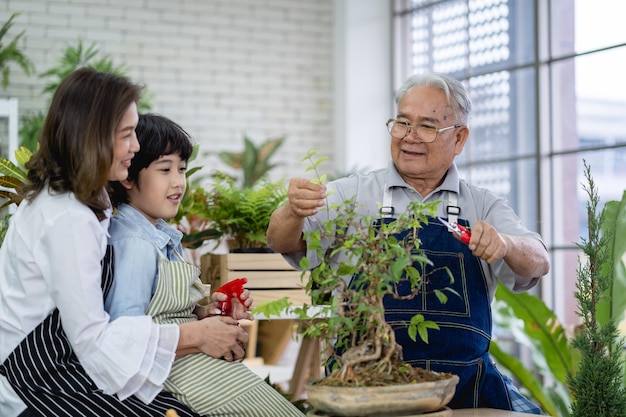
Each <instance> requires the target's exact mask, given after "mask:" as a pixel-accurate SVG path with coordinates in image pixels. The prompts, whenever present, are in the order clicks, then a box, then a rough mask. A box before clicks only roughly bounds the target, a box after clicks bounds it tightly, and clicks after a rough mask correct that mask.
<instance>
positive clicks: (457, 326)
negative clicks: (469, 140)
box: [384, 219, 532, 410]
mask: <svg viewBox="0 0 626 417" xmlns="http://www.w3.org/2000/svg"><path fill="white" fill-rule="evenodd" d="M384 220H385V221H387V220H389V219H384ZM459 224H462V225H464V226H468V224H467V221H465V220H460V219H459ZM409 232H412V231H405V232H403V233H401V234H399V236H398V237H399V238H400V239H402V238H404V236H406V235H407V234H408V233H409ZM419 238H420V240H421V248H422V249H423V250H424V251H425V252H426V255H427V256H428V258H429V259H430V260H431V261H432V262H433V266H429V267H427V268H426V270H425V271H423V277H424V279H423V281H422V288H421V292H420V294H419V296H417V297H415V298H413V299H410V300H397V299H395V298H393V297H387V298H386V299H385V302H384V304H385V315H386V318H387V322H388V323H390V324H391V325H392V327H393V328H394V331H395V332H396V340H397V342H398V343H399V344H400V345H401V346H402V352H403V357H404V360H405V361H406V362H408V363H410V364H412V365H414V366H420V367H422V368H426V369H430V370H433V371H438V372H449V373H453V374H456V375H458V376H459V384H458V385H457V389H456V393H455V395H454V398H453V399H452V401H451V402H450V403H449V404H448V405H449V406H450V407H451V408H481V407H484V408H499V409H504V410H512V409H514V405H513V404H512V398H511V397H512V395H511V392H510V389H509V386H508V384H507V381H506V380H505V379H504V377H503V375H502V374H501V373H500V372H499V371H498V369H496V366H495V364H494V363H493V361H492V360H491V358H490V356H489V342H490V341H491V328H492V319H491V306H490V299H489V290H488V286H487V283H486V280H485V275H484V273H483V269H482V266H481V263H480V261H479V259H478V258H477V257H475V256H473V255H472V253H471V251H470V250H469V248H468V247H467V245H466V244H464V243H462V242H460V241H459V240H457V239H455V238H454V237H453V236H452V234H451V233H450V232H448V230H447V228H446V227H445V226H444V225H443V224H442V223H440V222H438V221H437V220H436V219H430V221H429V222H428V224H426V225H424V227H423V228H422V229H420V230H419ZM414 266H415V267H416V268H420V267H419V265H414ZM443 267H447V268H448V270H449V271H450V272H451V273H452V276H453V277H454V282H453V283H451V282H450V278H449V277H448V274H447V272H446V271H445V270H444V269H443ZM446 287H450V288H452V289H454V290H455V291H456V293H458V295H456V294H454V293H448V294H447V295H448V300H447V302H446V303H445V304H442V303H441V302H440V301H439V300H438V298H437V297H436V296H435V295H434V293H433V292H434V290H441V291H444V292H445V288H446ZM410 291H411V289H410V288H406V287H402V286H398V294H400V295H407V294H409V293H410ZM415 314H423V315H424V318H425V319H426V320H432V321H434V322H436V323H437V324H438V325H439V327H440V329H439V330H431V331H429V333H428V338H429V343H424V342H423V341H422V340H420V339H419V338H418V339H417V340H416V341H413V340H411V338H410V337H409V336H408V332H407V326H406V323H408V322H409V321H410V319H411V317H413V316H414V315H415ZM511 387H513V386H512V384H511ZM513 388H514V387H513ZM515 393H516V394H517V395H515V396H514V399H515V401H516V403H517V407H520V406H522V405H523V404H521V403H529V401H528V400H526V399H525V398H524V397H523V396H521V395H520V394H519V392H517V390H515ZM528 405H529V407H527V408H526V409H527V410H530V409H531V408H532V407H530V406H531V405H532V404H530V403H529V404H528ZM518 409H519V408H518Z"/></svg>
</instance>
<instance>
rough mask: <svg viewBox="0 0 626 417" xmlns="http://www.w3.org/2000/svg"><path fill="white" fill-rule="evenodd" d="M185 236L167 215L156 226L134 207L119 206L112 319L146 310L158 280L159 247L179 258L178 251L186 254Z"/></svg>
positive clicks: (114, 224) (112, 236)
mask: <svg viewBox="0 0 626 417" xmlns="http://www.w3.org/2000/svg"><path fill="white" fill-rule="evenodd" d="M182 237H183V234H182V232H180V231H179V230H176V229H175V228H173V227H172V226H170V225H168V224H167V223H166V222H165V221H164V220H163V219H159V220H158V221H157V224H156V226H155V225H153V224H152V223H150V221H149V220H148V219H147V218H146V217H145V216H144V215H143V214H142V213H140V212H139V211H137V209H135V208H134V207H132V206H130V205H128V204H121V205H120V206H119V207H118V210H117V213H116V214H115V215H114V216H113V217H112V218H111V226H110V227H109V245H111V246H113V256H114V258H115V266H114V274H115V275H114V276H115V278H114V280H113V285H112V286H111V289H110V291H109V294H108V296H107V298H106V300H105V305H104V307H105V309H106V310H107V312H108V313H109V315H110V316H111V320H114V319H115V318H117V317H119V316H129V315H130V316H138V315H144V314H145V311H146V308H147V306H148V304H149V303H150V299H151V298H152V295H153V294H154V291H155V290H156V285H157V282H158V254H157V252H156V250H157V247H158V248H159V249H160V250H161V252H162V253H163V254H164V255H165V256H166V257H167V258H168V259H169V260H172V261H179V260H180V258H179V256H178V255H177V254H176V253H175V251H176V252H178V254H180V255H181V256H182V246H181V243H180V242H181V239H182Z"/></svg>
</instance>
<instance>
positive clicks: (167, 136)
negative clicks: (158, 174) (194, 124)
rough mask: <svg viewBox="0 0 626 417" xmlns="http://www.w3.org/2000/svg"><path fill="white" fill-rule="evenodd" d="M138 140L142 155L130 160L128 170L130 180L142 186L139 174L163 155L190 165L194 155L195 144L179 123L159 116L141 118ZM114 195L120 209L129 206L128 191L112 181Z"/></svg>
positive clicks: (116, 204)
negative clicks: (121, 206) (175, 156)
mask: <svg viewBox="0 0 626 417" xmlns="http://www.w3.org/2000/svg"><path fill="white" fill-rule="evenodd" d="M135 132H136V133H137V140H138V141H139V146H140V149H139V152H137V153H136V154H135V157H134V158H133V160H132V161H131V164H130V168H129V169H128V180H129V181H133V182H134V183H135V184H136V186H137V187H139V173H140V172H141V170H142V169H144V168H147V167H148V166H150V164H151V163H152V162H154V161H156V160H157V159H159V158H160V157H161V156H163V155H178V156H180V159H181V160H183V161H185V162H187V161H188V160H189V158H190V157H191V154H192V152H193V143H192V142H191V137H190V136H189V134H188V133H187V132H186V131H185V130H184V129H183V128H182V127H180V125H178V124H177V123H175V122H173V121H172V120H170V119H168V118H167V117H165V116H161V115H159V114H154V113H148V114H140V115H139V123H137V128H136V129H135ZM111 187H112V189H113V192H112V193H111V201H112V202H113V206H114V207H117V206H119V205H120V204H121V203H128V196H127V195H126V189H125V188H124V187H123V186H122V185H121V184H120V183H119V182H117V181H115V182H111Z"/></svg>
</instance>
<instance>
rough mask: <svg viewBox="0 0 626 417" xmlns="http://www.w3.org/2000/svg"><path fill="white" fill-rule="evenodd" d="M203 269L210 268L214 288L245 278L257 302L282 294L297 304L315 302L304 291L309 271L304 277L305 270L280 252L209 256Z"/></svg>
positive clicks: (210, 279)
mask: <svg viewBox="0 0 626 417" xmlns="http://www.w3.org/2000/svg"><path fill="white" fill-rule="evenodd" d="M202 269H203V271H206V277H205V278H203V280H204V281H205V282H207V283H210V284H211V290H212V291H214V290H216V289H217V288H219V286H220V285H222V284H224V283H226V282H228V281H232V280H233V279H236V278H242V277H245V278H247V279H248V283H247V284H246V288H247V289H248V290H250V294H251V295H252V297H253V298H254V303H255V304H259V303H262V302H264V301H273V300H277V299H279V298H282V297H289V300H290V301H291V302H292V303H293V305H294V306H298V305H302V304H303V303H308V304H310V303H311V298H310V297H308V296H307V295H306V293H305V290H304V286H305V284H306V279H308V273H306V274H305V277H304V278H303V279H304V280H303V279H302V278H301V276H302V272H301V271H298V270H296V269H294V268H292V267H291V266H290V265H289V264H288V263H287V262H286V261H285V260H284V259H283V257H282V255H280V254H279V253H228V254H224V255H209V259H208V265H205V266H204V267H203V268H202Z"/></svg>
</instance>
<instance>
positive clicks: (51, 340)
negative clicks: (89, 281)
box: [0, 246, 197, 417]
mask: <svg viewBox="0 0 626 417" xmlns="http://www.w3.org/2000/svg"><path fill="white" fill-rule="evenodd" d="M102 264H103V268H102V290H103V294H104V297H106V294H107V292H108V290H109V288H110V286H111V283H112V281H113V248H112V247H111V246H107V252H106V255H105V258H104V259H103V261H102ZM25 370H28V372H24V371H25ZM0 373H1V374H2V375H5V376H6V377H7V379H8V381H9V382H10V383H11V386H12V387H13V389H14V390H15V392H16V393H17V395H19V397H20V398H21V399H22V401H23V402H24V404H26V405H27V406H28V408H27V409H26V410H25V411H24V412H23V413H22V414H20V417H21V416H24V417H31V416H44V417H49V416H55V417H56V416H67V417H75V416H83V417H89V416H91V417H100V416H124V417H131V416H133V417H163V416H165V413H166V412H167V411H168V410H169V409H174V410H176V411H177V412H178V414H179V415H180V416H181V417H193V416H197V415H196V414H194V413H192V412H191V411H190V410H189V409H187V407H186V406H184V405H183V404H181V403H180V402H179V401H178V400H177V399H175V398H173V397H172V396H171V395H170V394H169V393H167V392H161V393H160V394H159V395H157V397H156V398H155V399H154V400H152V402H151V403H150V404H145V403H144V402H143V401H141V400H139V399H138V398H137V397H135V396H131V397H128V398H126V399H125V400H123V401H122V400H120V399H119V398H118V397H117V395H108V394H105V393H103V392H102V390H100V389H99V388H98V387H97V386H96V384H95V383H94V382H93V381H92V380H91V378H90V377H89V375H87V372H86V371H85V369H84V368H83V367H82V366H81V364H80V362H79V361H78V358H77V357H76V355H75V354H74V351H73V349H72V345H71V344H70V342H69V339H68V338H67V336H66V335H65V332H64V331H63V327H62V325H61V317H60V315H59V310H58V309H55V310H54V311H53V312H52V313H51V314H50V315H49V316H48V317H47V318H46V319H45V320H44V321H43V322H42V323H41V324H39V325H38V326H37V327H36V328H35V329H33V331H32V332H31V333H30V334H28V336H26V338H25V339H24V340H23V341H22V342H21V343H20V344H19V345H18V346H17V347H16V348H15V350H14V351H13V352H12V353H11V355H9V357H8V358H7V359H6V360H5V361H4V363H3V364H2V366H0Z"/></svg>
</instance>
